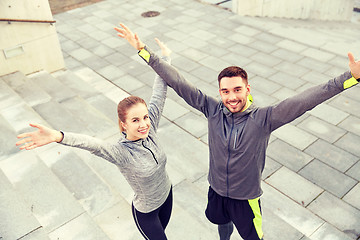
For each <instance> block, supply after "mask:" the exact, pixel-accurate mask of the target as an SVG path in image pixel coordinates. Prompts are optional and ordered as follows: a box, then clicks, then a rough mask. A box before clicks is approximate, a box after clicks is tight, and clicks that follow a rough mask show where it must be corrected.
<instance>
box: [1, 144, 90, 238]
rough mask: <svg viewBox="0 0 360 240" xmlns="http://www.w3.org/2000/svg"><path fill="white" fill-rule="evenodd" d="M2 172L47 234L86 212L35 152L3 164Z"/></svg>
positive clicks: (10, 159)
mask: <svg viewBox="0 0 360 240" xmlns="http://www.w3.org/2000/svg"><path fill="white" fill-rule="evenodd" d="M1 169H2V170H3V172H4V173H5V175H6V176H7V178H8V179H9V181H10V182H11V183H12V184H13V185H14V187H15V188H16V189H17V190H18V191H19V192H20V193H21V195H22V196H23V198H24V200H25V204H26V208H27V209H31V212H32V214H33V215H34V216H35V217H36V218H37V220H38V221H39V222H40V224H41V225H42V226H43V227H44V228H45V230H46V231H47V232H51V231H53V230H55V229H56V228H58V227H59V226H61V225H63V224H64V223H66V222H68V221H70V220H71V219H73V218H75V217H76V216H78V215H79V214H81V213H82V212H83V211H84V210H83V209H82V207H81V206H80V205H79V204H78V203H77V202H76V200H75V198H74V197H73V196H72V195H71V193H70V192H68V191H67V189H66V188H65V187H64V186H63V185H62V183H61V182H60V181H59V179H58V178H57V177H56V176H55V175H54V174H53V173H51V171H50V170H49V169H48V168H47V167H46V165H45V164H44V163H42V162H41V161H40V160H39V159H38V158H37V157H36V156H35V155H34V152H31V151H26V152H22V153H19V154H16V155H14V156H12V157H10V158H8V159H7V160H6V161H2V162H1Z"/></svg>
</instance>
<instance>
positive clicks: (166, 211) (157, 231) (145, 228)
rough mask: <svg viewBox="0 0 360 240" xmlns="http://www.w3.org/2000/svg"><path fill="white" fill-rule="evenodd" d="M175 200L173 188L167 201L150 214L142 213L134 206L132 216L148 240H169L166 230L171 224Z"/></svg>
mask: <svg viewBox="0 0 360 240" xmlns="http://www.w3.org/2000/svg"><path fill="white" fill-rule="evenodd" d="M172 204H173V198H172V188H171V189H170V193H169V196H168V197H167V199H166V201H165V202H164V203H163V204H162V205H161V206H160V207H159V208H157V209H155V210H154V211H152V212H149V213H142V212H139V211H138V210H136V209H135V207H134V205H132V214H133V217H134V220H135V223H136V226H137V228H138V229H139V231H140V233H141V234H142V235H143V237H144V238H145V239H147V240H167V238H166V235H165V228H166V226H167V225H168V223H169V220H170V215H171V210H172Z"/></svg>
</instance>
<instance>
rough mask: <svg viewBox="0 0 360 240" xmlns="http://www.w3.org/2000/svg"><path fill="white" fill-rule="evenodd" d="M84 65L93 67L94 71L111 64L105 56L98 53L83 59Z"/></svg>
mask: <svg viewBox="0 0 360 240" xmlns="http://www.w3.org/2000/svg"><path fill="white" fill-rule="evenodd" d="M81 62H82V63H83V64H84V65H86V66H88V67H89V68H91V69H93V70H94V71H100V70H101V69H103V68H104V67H106V66H108V65H109V62H108V61H106V60H105V59H104V58H103V57H99V56H97V55H92V56H91V57H88V58H86V59H84V60H82V61H81Z"/></svg>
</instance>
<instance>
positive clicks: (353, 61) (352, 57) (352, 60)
mask: <svg viewBox="0 0 360 240" xmlns="http://www.w3.org/2000/svg"><path fill="white" fill-rule="evenodd" d="M348 58H349V64H353V63H355V58H354V55H353V54H352V53H351V52H348Z"/></svg>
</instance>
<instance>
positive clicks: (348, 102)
mask: <svg viewBox="0 0 360 240" xmlns="http://www.w3.org/2000/svg"><path fill="white" fill-rule="evenodd" d="M345 93H346V92H345ZM329 105H331V106H333V107H335V108H337V109H341V110H342V111H344V112H347V113H349V114H352V115H355V116H356V117H360V112H359V111H356V110H355V109H360V102H358V101H355V100H353V99H351V98H349V97H347V96H346V94H344V95H343V94H340V95H337V96H335V97H334V98H332V99H331V100H330V102H329Z"/></svg>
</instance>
